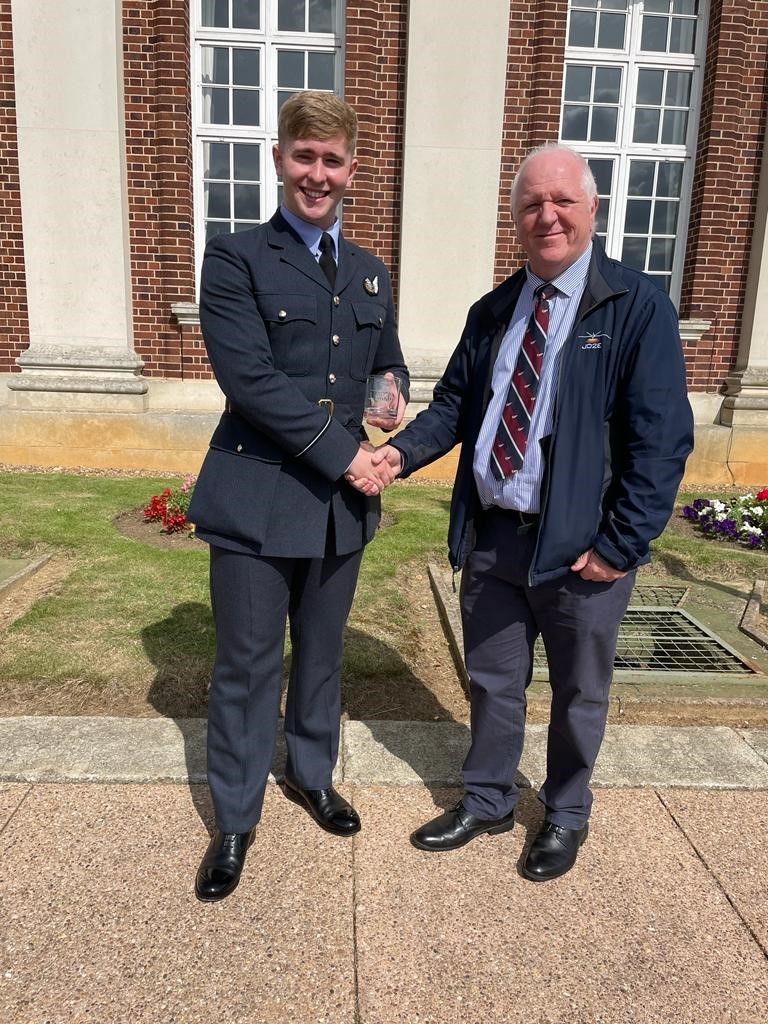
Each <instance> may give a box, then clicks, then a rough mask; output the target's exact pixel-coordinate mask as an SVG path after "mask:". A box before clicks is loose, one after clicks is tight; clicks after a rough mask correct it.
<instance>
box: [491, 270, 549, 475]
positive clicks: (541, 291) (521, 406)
mask: <svg viewBox="0 0 768 1024" xmlns="http://www.w3.org/2000/svg"><path fill="white" fill-rule="evenodd" d="M556 291H557V289H556V288H555V286H554V285H551V284H542V285H539V287H538V288H537V289H536V291H535V292H534V293H533V294H534V303H533V313H531V319H530V320H529V321H528V326H527V327H526V329H525V336H524V337H523V344H522V345H521V346H520V352H519V354H518V357H517V363H516V364H515V369H514V371H513V373H512V381H511V382H510V385H509V391H508V393H507V400H506V402H505V403H504V408H503V410H502V413H501V419H500V421H499V429H498V430H497V431H496V438H495V440H494V442H493V447H492V448H491V461H490V467H491V472H492V473H493V475H494V476H495V477H496V479H497V480H504V479H506V478H507V477H510V476H512V474H513V473H516V472H517V471H518V469H520V467H521V466H522V464H523V456H524V455H525V449H526V446H527V444H528V431H529V430H530V426H531V416H533V407H534V405H535V404H536V394H537V392H538V390H539V376H540V375H541V361H542V359H543V358H544V346H545V345H546V343H547V330H548V329H549V300H550V299H551V298H552V296H553V295H554V294H555V292H556Z"/></svg>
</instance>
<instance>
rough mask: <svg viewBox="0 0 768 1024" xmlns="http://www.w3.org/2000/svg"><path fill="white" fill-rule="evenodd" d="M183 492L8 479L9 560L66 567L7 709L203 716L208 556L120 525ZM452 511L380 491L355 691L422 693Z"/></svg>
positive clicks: (17, 636) (396, 490)
mask: <svg viewBox="0 0 768 1024" xmlns="http://www.w3.org/2000/svg"><path fill="white" fill-rule="evenodd" d="M175 483H177V481H173V480H169V479H167V478H161V479H148V478H120V479H114V478H108V477H102V476H99V477H96V476H94V477H90V476H78V475H64V474H61V475H57V474H30V473H12V472H6V473H1V474H0V559H7V560H11V559H18V558H23V557H32V556H34V555H39V554H42V553H44V552H46V553H52V554H53V559H54V564H62V565H63V566H64V567H63V569H62V571H61V572H60V574H59V577H60V578H59V582H58V583H57V584H56V585H55V586H53V587H52V588H50V592H49V593H44V594H43V595H42V596H41V597H40V599H39V600H37V602H36V603H35V604H34V605H32V607H30V608H29V609H28V610H27V611H26V612H25V613H24V614H22V615H21V616H20V617H19V618H17V619H16V620H15V621H13V622H12V623H11V625H10V626H8V627H7V628H6V629H5V630H3V631H2V632H1V633H0V638H1V639H2V643H0V713H6V714H8V713H10V714H19V713H28V714H33V713H36V712H37V713H93V714H98V713H102V714H156V713H158V712H159V713H161V714H167V715H173V716H184V715H201V714H204V713H205V705H206V687H207V683H208V680H209V678H210V671H211V665H212V659H213V653H214V634H213V624H212V620H211V614H210V605H209V600H208V553H207V548H206V546H205V545H203V544H201V543H200V542H198V541H191V540H190V541H185V542H183V543H181V544H180V545H177V547H176V548H174V549H173V550H165V549H161V548H157V547H153V546H151V545H150V544H147V543H144V542H142V541H140V540H131V539H129V538H127V537H125V536H123V535H122V534H121V533H120V532H119V531H118V530H117V529H116V527H115V525H114V519H115V517H116V516H117V515H118V514H119V513H121V512H125V511H127V510H131V509H136V508H140V507H143V506H144V505H145V504H147V503H148V501H149V498H150V497H151V496H152V495H153V494H155V493H158V492H159V491H161V490H162V488H163V487H165V486H167V485H173V484H175ZM692 497H693V495H681V502H683V503H684V502H687V501H689V500H691V498H692ZM449 501H450V489H449V488H448V487H446V486H441V485H433V486H429V485H424V484H420V483H416V482H412V483H404V484H398V485H397V486H395V487H392V488H390V489H389V490H388V491H387V492H386V493H385V495H384V500H383V506H384V512H385V520H384V521H385V528H384V529H382V530H380V531H379V534H378V536H377V537H376V539H375V540H374V542H373V543H372V544H371V545H369V547H368V550H367V552H366V555H365V558H364V560H363V569H362V573H361V578H360V585H359V588H358V593H357V597H356V600H355V605H354V609H353V612H352V615H351V617H350V621H349V629H348V638H347V644H346V650H345V680H352V682H353V684H354V685H355V686H356V687H357V688H358V694H359V693H362V694H363V695H364V694H365V692H366V689H368V690H369V691H370V692H371V694H373V693H375V692H378V693H379V694H381V693H382V691H383V690H386V688H387V687H392V688H393V689H392V691H391V692H392V693H394V692H395V690H396V688H397V686H398V685H400V686H401V690H402V692H403V693H405V692H406V691H407V688H408V687H409V686H410V687H411V689H415V688H417V687H416V683H414V675H413V673H412V672H411V668H410V667H409V665H412V664H413V663H414V659H415V658H416V656H417V655H418V653H419V651H420V650H423V649H424V648H425V647H426V644H427V641H428V640H429V636H428V635H427V631H428V630H429V629H432V630H433V631H434V630H435V628H436V627H435V626H434V622H435V621H436V619H435V616H434V613H433V611H432V610H430V611H429V612H427V611H426V610H425V611H421V610H420V609H426V607H427V605H426V604H425V603H422V604H421V605H420V606H414V601H413V596H412V594H411V593H410V588H409V585H408V581H409V579H411V578H412V576H413V574H416V573H422V574H423V573H424V571H425V567H426V563H427V561H428V560H430V559H432V560H437V561H438V562H442V564H446V561H445V559H446V540H445V538H446V528H447V522H448V507H449ZM654 549H655V562H656V565H657V566H659V567H662V568H664V569H665V570H666V571H667V572H669V573H672V574H673V575H679V576H681V577H682V578H688V579H690V578H691V577H694V578H698V579H712V580H718V579H734V578H736V577H739V578H742V579H746V580H749V579H754V578H756V577H759V576H762V577H763V578H765V575H766V571H767V569H768V555H767V554H766V553H765V552H750V551H747V550H745V549H742V548H738V547H736V546H735V545H730V544H724V543H717V542H713V541H708V540H705V539H703V538H700V537H699V536H698V535H696V534H695V533H693V531H692V530H691V529H690V526H689V525H688V524H687V523H685V522H682V521H681V520H679V519H674V520H673V522H672V523H671V524H670V527H669V528H668V529H667V530H666V531H665V533H664V534H663V536H662V537H661V538H660V539H659V541H658V542H657V543H656V544H655V545H654ZM64 563H66V564H64ZM419 600H421V601H422V602H424V601H425V598H424V596H423V593H422V596H421V598H420V599H419ZM430 615H431V618H432V625H430V624H429V623H428V621H427V620H428V619H429V618H430ZM437 628H438V629H439V627H437ZM417 682H418V681H417ZM358 706H363V707H365V701H364V700H363V701H362V704H360V702H359V701H357V704H356V707H358ZM362 717H364V715H363V716H362Z"/></svg>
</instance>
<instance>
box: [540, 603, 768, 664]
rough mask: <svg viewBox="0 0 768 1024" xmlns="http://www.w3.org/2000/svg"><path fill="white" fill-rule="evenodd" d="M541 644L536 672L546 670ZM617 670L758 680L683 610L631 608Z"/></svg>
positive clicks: (623, 625) (618, 649)
mask: <svg viewBox="0 0 768 1024" xmlns="http://www.w3.org/2000/svg"><path fill="white" fill-rule="evenodd" d="M546 667H547V658H546V654H545V652H544V646H543V644H542V643H541V640H540V639H539V640H538V641H537V642H536V648H535V650H534V668H535V669H546ZM614 669H615V671H616V672H617V673H620V672H643V673H655V672H659V673H663V672H666V673H670V672H673V673H708V674H711V673H728V674H734V673H736V674H739V675H752V674H754V673H755V671H756V669H755V667H754V666H752V665H751V664H750V663H749V662H747V661H745V660H744V658H742V656H741V655H740V654H739V653H738V652H737V651H735V650H734V649H733V648H732V647H729V646H728V644H726V643H725V642H724V641H723V640H721V639H720V637H718V636H715V634H714V633H711V632H710V631H709V630H708V629H707V628H706V627H705V626H702V624H701V623H700V622H697V621H696V619H694V618H693V617H692V616H691V615H688V613H687V612H684V611H682V610H681V609H680V608H637V607H636V608H631V607H630V608H628V609H627V613H626V615H625V616H624V618H623V620H622V623H621V626H620V627H619V640H618V644H617V645H616V661H615V663H614Z"/></svg>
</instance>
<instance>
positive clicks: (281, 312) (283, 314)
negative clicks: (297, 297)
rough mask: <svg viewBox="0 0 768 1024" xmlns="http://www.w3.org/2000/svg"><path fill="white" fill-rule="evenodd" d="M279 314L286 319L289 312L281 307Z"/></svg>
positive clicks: (282, 318)
mask: <svg viewBox="0 0 768 1024" xmlns="http://www.w3.org/2000/svg"><path fill="white" fill-rule="evenodd" d="M277 315H278V317H279V318H280V319H281V320H285V318H286V317H287V316H288V314H287V313H286V311H285V310H284V309H281V310H280V312H279V313H278V314H277Z"/></svg>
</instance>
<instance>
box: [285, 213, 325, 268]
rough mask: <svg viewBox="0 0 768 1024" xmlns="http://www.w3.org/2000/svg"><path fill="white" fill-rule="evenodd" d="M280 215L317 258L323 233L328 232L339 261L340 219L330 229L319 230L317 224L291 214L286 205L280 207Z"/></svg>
mask: <svg viewBox="0 0 768 1024" xmlns="http://www.w3.org/2000/svg"><path fill="white" fill-rule="evenodd" d="M280 213H281V214H282V216H283V219H284V220H285V221H287V222H288V224H289V225H290V226H291V227H292V228H293V230H294V231H295V232H296V234H297V235H298V236H299V238H300V239H301V240H302V242H303V243H304V244H305V245H306V247H307V248H308V249H309V250H310V252H312V253H313V254H314V255H315V256H317V254H318V252H319V247H320V239H321V237H322V234H323V231H327V232H328V234H329V235H330V236H331V238H332V239H333V244H334V246H335V248H336V261H337V262H338V259H339V220H338V217H337V218H336V220H335V221H334V222H333V224H332V225H331V226H330V227H329V228H319V227H318V226H317V225H316V224H310V223H309V221H306V220H302V219H301V217H297V216H296V214H295V213H291V211H290V210H288V209H286V207H285V204H283V205H282V206H281V207H280Z"/></svg>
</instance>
